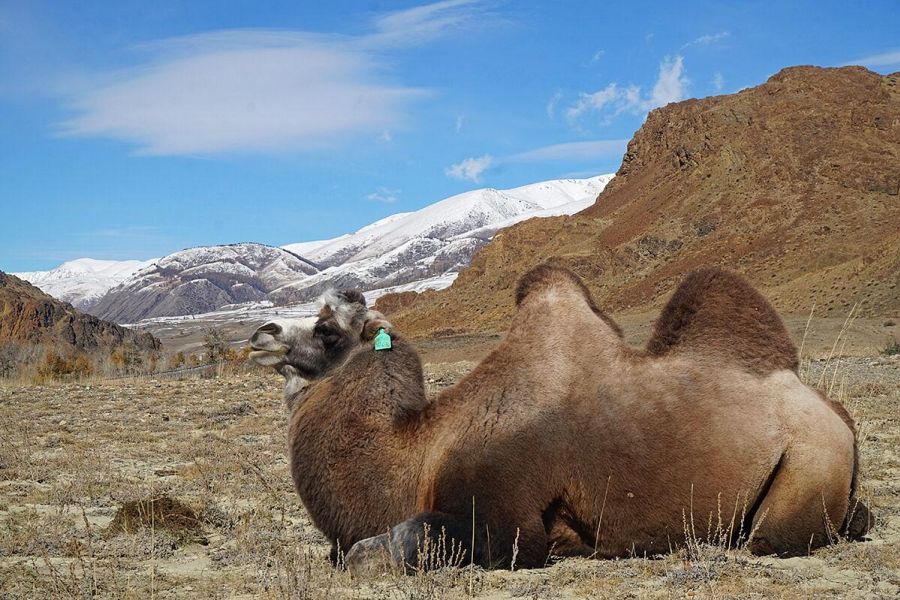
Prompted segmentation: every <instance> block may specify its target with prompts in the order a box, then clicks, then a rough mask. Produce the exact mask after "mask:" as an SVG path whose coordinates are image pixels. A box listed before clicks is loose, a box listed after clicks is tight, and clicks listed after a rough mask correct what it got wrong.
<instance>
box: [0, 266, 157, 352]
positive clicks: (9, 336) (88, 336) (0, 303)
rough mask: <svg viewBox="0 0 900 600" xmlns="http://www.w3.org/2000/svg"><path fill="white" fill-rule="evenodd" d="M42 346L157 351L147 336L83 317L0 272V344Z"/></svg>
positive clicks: (34, 288) (79, 313)
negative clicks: (128, 345) (131, 345)
mask: <svg viewBox="0 0 900 600" xmlns="http://www.w3.org/2000/svg"><path fill="white" fill-rule="evenodd" d="M4 342H14V343H25V344H45V345H47V346H49V347H51V348H54V349H65V350H82V351H88V352H91V351H95V350H105V349H111V348H113V347H115V346H118V345H121V344H123V343H127V342H131V343H134V345H135V346H137V347H138V348H140V349H142V350H158V349H159V347H160V343H159V340H157V339H156V338H155V337H153V336H152V335H150V334H149V333H137V332H135V331H132V330H130V329H126V328H125V327H121V326H119V325H116V324H115V323H110V322H108V321H103V320H101V319H98V318H97V317H94V316H91V315H88V314H85V313H83V312H81V311H79V310H78V309H76V308H73V307H72V305H71V304H67V303H65V302H60V301H59V300H55V299H54V298H52V297H51V296H48V295H47V294H45V293H44V292H42V291H41V290H39V289H38V288H36V287H34V286H33V285H31V284H29V283H28V282H26V281H24V280H22V279H19V278H18V277H14V276H12V275H8V274H6V273H3V272H0V343H4Z"/></svg>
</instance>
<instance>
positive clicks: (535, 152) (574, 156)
mask: <svg viewBox="0 0 900 600" xmlns="http://www.w3.org/2000/svg"><path fill="white" fill-rule="evenodd" d="M627 146H628V140H624V139H622V140H593V141H585V142H567V143H564V144H552V145H550V146H542V147H540V148H534V149H532V150H526V151H524V152H517V153H516V154H510V155H509V156H501V157H494V156H491V155H490V154H485V155H484V156H481V157H479V158H467V159H465V160H463V161H461V162H459V163H457V164H455V165H452V166H450V167H448V168H447V169H446V170H445V173H446V174H447V176H448V177H453V178H454V179H462V180H466V181H472V182H475V183H480V182H481V178H482V176H483V175H484V174H485V173H486V172H487V171H489V170H490V169H492V168H495V167H497V166H500V165H506V164H513V163H533V162H552V161H562V160H565V161H571V162H585V161H592V160H600V159H604V158H619V157H621V156H622V154H624V153H625V148H626V147H627Z"/></svg>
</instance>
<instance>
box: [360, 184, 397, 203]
mask: <svg viewBox="0 0 900 600" xmlns="http://www.w3.org/2000/svg"><path fill="white" fill-rule="evenodd" d="M399 199H400V190H392V189H389V188H386V187H380V188H378V189H377V190H375V191H374V192H372V193H371V194H367V195H366V200H370V201H372V202H384V203H385V204H393V203H394V202H396V201H397V200H399Z"/></svg>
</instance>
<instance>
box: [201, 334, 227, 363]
mask: <svg viewBox="0 0 900 600" xmlns="http://www.w3.org/2000/svg"><path fill="white" fill-rule="evenodd" d="M203 348H204V349H205V350H206V356H205V358H206V362H207V363H209V364H215V363H220V362H223V361H225V360H227V358H228V357H227V354H228V350H229V347H228V341H227V340H226V339H225V332H224V331H222V328H221V327H209V328H207V330H206V332H205V333H204V334H203Z"/></svg>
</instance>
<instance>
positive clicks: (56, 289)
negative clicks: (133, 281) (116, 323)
mask: <svg viewBox="0 0 900 600" xmlns="http://www.w3.org/2000/svg"><path fill="white" fill-rule="evenodd" d="M157 260H159V259H157V258H151V259H150V260H97V259H94V258H79V259H76V260H70V261H67V262H64V263H63V264H61V265H59V266H58V267H56V268H55V269H51V270H49V271H28V272H23V273H13V275H15V276H16V277H18V278H20V279H24V280H25V281H27V282H29V283H30V284H32V285H34V286H36V287H38V288H40V289H41V290H43V291H44V292H45V293H47V294H50V295H51V296H53V297H54V298H56V299H57V300H62V301H63V302H68V303H69V304H71V305H72V306H74V307H75V308H77V309H80V310H85V309H88V308H90V306H91V305H92V304H94V303H95V302H97V300H99V299H100V298H102V297H103V296H104V295H105V294H106V292H108V291H109V290H111V289H112V288H114V287H116V286H117V285H119V284H120V283H122V282H123V281H125V280H126V279H128V278H129V277H131V276H132V275H134V274H135V273H137V272H138V271H140V270H141V269H144V268H146V267H149V266H150V265H152V264H153V263H154V262H155V261H157Z"/></svg>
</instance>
